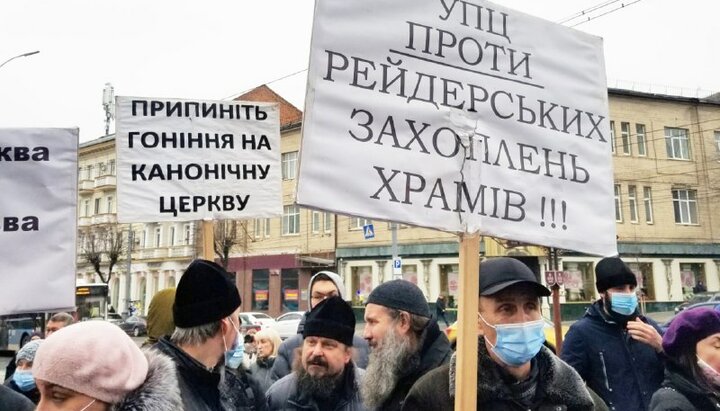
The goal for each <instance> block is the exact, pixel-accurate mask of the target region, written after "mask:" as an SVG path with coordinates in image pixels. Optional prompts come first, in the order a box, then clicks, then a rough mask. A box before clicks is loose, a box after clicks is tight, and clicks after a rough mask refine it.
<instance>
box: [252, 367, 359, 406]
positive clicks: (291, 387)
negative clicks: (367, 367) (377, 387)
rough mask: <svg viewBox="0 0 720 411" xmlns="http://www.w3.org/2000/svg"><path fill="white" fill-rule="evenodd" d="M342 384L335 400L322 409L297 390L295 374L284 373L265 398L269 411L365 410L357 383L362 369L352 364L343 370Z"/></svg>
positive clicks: (313, 400)
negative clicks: (329, 405)
mask: <svg viewBox="0 0 720 411" xmlns="http://www.w3.org/2000/svg"><path fill="white" fill-rule="evenodd" d="M343 372H344V375H343V377H344V378H343V380H342V381H343V384H342V386H341V388H340V393H339V395H338V397H337V401H336V402H335V404H333V405H332V406H331V407H329V408H328V406H327V405H326V406H325V408H323V409H322V410H321V409H320V406H319V405H318V404H317V402H316V401H315V399H314V398H312V397H311V396H309V395H307V393H305V392H299V391H298V390H297V375H296V374H295V373H292V374H289V375H286V376H285V377H283V378H281V379H280V380H278V381H276V382H275V384H273V385H272V386H271V387H270V389H269V390H268V392H267V396H266V400H267V406H268V410H270V411H295V410H297V411H300V410H306V411H367V410H368V409H367V408H366V407H365V406H364V405H363V404H362V401H361V399H360V391H359V383H360V381H362V378H363V374H364V371H363V370H361V369H359V368H356V367H354V366H353V365H352V362H350V363H349V364H348V366H346V367H345V370H344V371H343Z"/></svg>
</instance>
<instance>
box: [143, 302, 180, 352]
mask: <svg viewBox="0 0 720 411" xmlns="http://www.w3.org/2000/svg"><path fill="white" fill-rule="evenodd" d="M174 302H175V288H166V289H164V290H160V291H158V292H157V293H156V294H155V295H154V296H153V298H152V300H151V301H150V307H148V315H147V338H146V339H145V341H144V342H143V344H142V347H143V348H145V347H149V346H152V345H154V344H155V343H156V342H158V340H159V339H161V338H162V337H164V336H166V335H172V333H173V331H175V322H174V321H173V310H172V307H173V303H174Z"/></svg>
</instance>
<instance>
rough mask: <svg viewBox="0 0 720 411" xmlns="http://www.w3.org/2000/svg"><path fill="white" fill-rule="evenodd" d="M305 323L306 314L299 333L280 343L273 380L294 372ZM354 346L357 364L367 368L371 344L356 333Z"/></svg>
mask: <svg viewBox="0 0 720 411" xmlns="http://www.w3.org/2000/svg"><path fill="white" fill-rule="evenodd" d="M306 315H307V313H306ZM304 324H305V316H303V319H302V320H301V321H300V325H299V327H298V334H295V335H293V336H292V337H289V338H288V339H286V340H285V341H283V342H282V344H280V347H278V355H277V357H276V358H275V363H274V364H273V367H272V371H271V373H270V375H271V378H272V380H273V381H277V380H279V379H280V378H282V377H284V376H286V375H288V374H290V372H292V363H293V356H294V354H295V349H296V348H298V347H300V346H302V343H303V337H302V334H300V333H301V332H302V327H303V326H304ZM353 348H354V349H355V355H354V356H353V361H355V365H356V366H357V367H359V368H363V369H364V368H367V364H368V358H369V356H370V346H368V343H367V341H365V339H364V338H362V337H360V336H359V335H354V336H353Z"/></svg>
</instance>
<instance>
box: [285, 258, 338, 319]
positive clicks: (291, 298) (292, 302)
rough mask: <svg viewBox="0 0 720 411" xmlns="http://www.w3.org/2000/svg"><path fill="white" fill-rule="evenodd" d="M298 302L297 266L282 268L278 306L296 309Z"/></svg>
mask: <svg viewBox="0 0 720 411" xmlns="http://www.w3.org/2000/svg"><path fill="white" fill-rule="evenodd" d="M343 292H344V291H343ZM299 302H300V286H299V282H298V270H297V268H283V269H282V270H280V307H282V310H283V311H297V310H298V308H299V307H298V304H299Z"/></svg>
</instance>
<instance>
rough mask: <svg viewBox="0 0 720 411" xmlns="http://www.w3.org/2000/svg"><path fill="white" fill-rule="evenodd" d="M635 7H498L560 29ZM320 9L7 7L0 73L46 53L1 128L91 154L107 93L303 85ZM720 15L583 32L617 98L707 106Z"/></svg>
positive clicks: (2, 91) (263, 2)
mask: <svg viewBox="0 0 720 411" xmlns="http://www.w3.org/2000/svg"><path fill="white" fill-rule="evenodd" d="M388 1H392V0H388ZM437 1H440V0H437ZM633 1H635V0H625V1H616V2H612V0H610V1H607V0H543V1H539V0H500V1H497V3H500V4H503V5H505V6H507V7H511V8H514V9H517V10H521V11H523V12H526V13H528V14H532V15H536V16H539V17H542V18H545V19H547V20H550V21H553V22H559V21H561V20H563V19H564V18H565V17H568V16H570V15H573V14H575V13H578V12H580V11H582V10H587V9H589V8H591V7H593V6H596V5H598V4H602V3H612V4H611V5H609V6H607V7H605V8H603V9H602V11H603V12H608V11H610V10H612V9H614V8H617V7H619V6H620V5H621V4H622V3H625V4H627V3H632V2H633ZM448 3H449V2H448ZM313 7H314V2H313V1H310V0H287V1H280V0H252V1H240V0H232V1H230V0H229V1H212V0H210V1H203V2H200V1H177V0H173V1H165V0H152V1H138V0H124V1H115V2H110V1H91V0H83V1H79V0H72V1H68V0H63V1H59V0H47V1H14V2H4V3H3V5H2V8H1V10H0V64H2V62H4V61H5V60H7V59H9V58H11V57H13V56H16V55H18V54H22V53H26V52H30V51H34V50H39V51H40V53H39V54H36V55H34V56H30V57H26V58H20V59H15V60H13V61H10V62H9V63H7V64H6V65H5V66H3V67H0V127H71V126H77V127H80V141H83V142H84V141H88V140H92V139H95V138H98V137H101V136H102V135H104V130H105V124H104V118H105V114H104V111H103V108H102V91H103V87H104V85H105V83H106V82H110V83H112V84H113V86H114V87H115V94H116V95H124V96H143V97H173V98H194V99H217V100H220V99H225V98H230V97H233V96H235V95H237V94H239V93H241V92H243V91H246V90H248V89H251V88H253V87H256V86H258V85H261V84H263V83H268V82H271V81H273V80H276V79H279V78H281V77H284V76H287V75H289V74H292V73H296V72H298V71H301V70H303V69H306V68H307V65H308V53H309V50H310V33H311V29H312V17H313V16H312V14H313ZM719 11H720V2H719V1H717V0H686V1H683V2H676V1H669V0H641V1H639V2H637V3H635V4H630V5H628V6H627V7H625V8H622V9H620V10H618V11H615V12H611V13H609V14H607V15H605V16H602V17H599V18H597V19H594V20H592V21H590V22H587V23H584V24H581V25H579V26H577V27H576V29H578V30H581V31H585V32H588V33H591V34H594V35H598V36H601V37H603V38H604V40H605V41H604V44H605V58H606V63H605V64H606V68H607V76H608V82H609V85H610V86H611V87H616V86H620V87H622V88H631V87H633V86H634V87H636V88H639V89H642V90H645V89H647V87H648V86H649V85H650V84H653V85H654V89H653V91H656V92H664V91H665V90H667V92H668V93H670V94H680V92H681V91H682V92H683V93H684V94H685V95H688V93H690V91H691V90H696V91H697V90H698V89H700V90H702V91H705V94H707V93H708V92H709V91H720V74H718V73H720V46H719V44H720V41H719V40H720V35H719V34H718V32H717V25H718V23H717V22H718V19H717V16H718V12H719ZM577 21H578V20H575V21H574V22H577ZM305 82H306V72H305V71H303V72H300V73H299V74H295V75H292V76H289V77H287V78H285V79H284V80H279V81H275V82H273V83H272V84H270V87H272V88H273V89H274V90H275V91H277V92H278V93H280V94H281V95H282V96H284V97H285V98H286V99H287V100H289V101H290V102H291V103H293V104H295V105H297V107H298V108H300V109H302V108H303V102H304V93H305ZM665 87H669V88H667V89H666V88H665ZM679 88H684V89H685V90H680V89H679ZM112 131H113V128H112V127H111V132H112Z"/></svg>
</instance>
